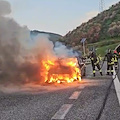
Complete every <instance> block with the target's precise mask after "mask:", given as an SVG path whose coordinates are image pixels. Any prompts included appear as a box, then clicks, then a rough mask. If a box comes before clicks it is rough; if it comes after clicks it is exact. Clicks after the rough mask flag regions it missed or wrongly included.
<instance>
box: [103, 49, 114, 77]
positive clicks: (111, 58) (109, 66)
mask: <svg viewBox="0 0 120 120" xmlns="http://www.w3.org/2000/svg"><path fill="white" fill-rule="evenodd" d="M106 58H107V75H109V74H110V72H111V74H112V75H113V72H114V71H113V66H114V56H113V53H112V51H111V50H110V49H108V52H107V54H106V55H105V58H104V60H105V59H106Z"/></svg>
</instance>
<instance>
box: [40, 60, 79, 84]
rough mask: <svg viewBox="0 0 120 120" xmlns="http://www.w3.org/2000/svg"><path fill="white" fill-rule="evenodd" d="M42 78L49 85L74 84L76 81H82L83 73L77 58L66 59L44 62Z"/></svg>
mask: <svg viewBox="0 0 120 120" xmlns="http://www.w3.org/2000/svg"><path fill="white" fill-rule="evenodd" d="M42 65H43V70H42V72H41V76H42V77H44V81H45V82H47V83H54V82H57V83H61V82H67V83H72V82H73V81H75V80H78V81H81V72H80V69H79V66H78V62H77V58H64V59H58V60H56V61H54V60H43V61H42Z"/></svg>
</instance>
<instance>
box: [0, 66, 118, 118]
mask: <svg viewBox="0 0 120 120" xmlns="http://www.w3.org/2000/svg"><path fill="white" fill-rule="evenodd" d="M105 70H106V65H104V67H103V74H104V75H103V76H102V77H101V76H100V74H99V72H97V73H96V77H95V78H94V77H92V70H91V66H90V65H88V66H87V75H86V78H83V80H82V82H81V83H79V82H77V81H76V82H75V83H73V84H70V85H68V84H60V85H49V86H39V85H36V86H33V85H26V86H19V87H18V86H12V85H11V86H9V87H8V86H0V91H1V92H0V120H51V119H55V117H60V115H61V114H62V112H63V111H64V110H66V109H67V108H69V109H67V112H66V113H65V114H64V115H63V116H62V117H64V119H65V120H97V117H98V116H99V115H100V111H101V110H102V107H103V102H104V99H105V96H106V93H107V90H108V87H109V85H110V83H111V80H112V77H111V76H106V75H105V74H106V71H105ZM73 93H75V95H73ZM78 93H79V94H78ZM71 95H73V99H70V98H72V97H71ZM77 95H78V96H77ZM76 96H77V97H76ZM62 106H64V107H62ZM61 107H62V110H61V112H60V113H58V114H57V112H58V111H60V109H61ZM56 114H57V115H56ZM59 119H60V118H59ZM100 120H120V106H119V103H118V100H117V96H116V93H115V88H114V85H112V87H111V89H110V93H109V95H108V98H107V101H106V104H105V106H104V108H103V110H102V114H101V115H100Z"/></svg>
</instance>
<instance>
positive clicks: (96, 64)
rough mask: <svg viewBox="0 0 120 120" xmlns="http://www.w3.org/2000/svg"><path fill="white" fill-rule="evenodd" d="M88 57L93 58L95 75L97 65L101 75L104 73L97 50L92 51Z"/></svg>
mask: <svg viewBox="0 0 120 120" xmlns="http://www.w3.org/2000/svg"><path fill="white" fill-rule="evenodd" d="M88 58H90V60H91V64H92V68H93V76H94V77H95V72H96V71H95V66H96V67H97V68H98V70H99V72H100V74H101V76H102V75H103V74H102V71H101V68H100V65H99V58H98V57H97V55H96V53H95V52H92V53H91V54H90V55H89V56H88Z"/></svg>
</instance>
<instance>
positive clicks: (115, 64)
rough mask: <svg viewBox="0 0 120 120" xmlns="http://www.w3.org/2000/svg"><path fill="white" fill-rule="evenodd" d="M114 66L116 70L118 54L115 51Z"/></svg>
mask: <svg viewBox="0 0 120 120" xmlns="http://www.w3.org/2000/svg"><path fill="white" fill-rule="evenodd" d="M113 56H114V66H115V70H117V68H118V57H119V55H118V53H117V51H114V55H113Z"/></svg>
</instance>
